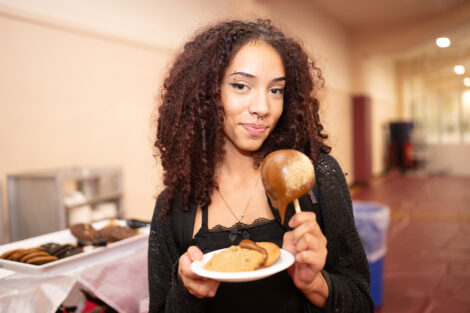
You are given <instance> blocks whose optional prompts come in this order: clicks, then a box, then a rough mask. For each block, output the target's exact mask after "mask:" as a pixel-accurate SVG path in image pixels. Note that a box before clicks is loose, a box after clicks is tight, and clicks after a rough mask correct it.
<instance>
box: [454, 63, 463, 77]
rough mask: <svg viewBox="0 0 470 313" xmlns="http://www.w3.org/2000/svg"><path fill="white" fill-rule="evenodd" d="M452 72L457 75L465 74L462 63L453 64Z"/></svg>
mask: <svg viewBox="0 0 470 313" xmlns="http://www.w3.org/2000/svg"><path fill="white" fill-rule="evenodd" d="M454 72H455V74H457V75H463V74H465V67H464V66H463V65H456V66H454Z"/></svg>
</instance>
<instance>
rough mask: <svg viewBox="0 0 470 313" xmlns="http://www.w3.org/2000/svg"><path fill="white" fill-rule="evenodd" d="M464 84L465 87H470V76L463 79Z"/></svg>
mask: <svg viewBox="0 0 470 313" xmlns="http://www.w3.org/2000/svg"><path fill="white" fill-rule="evenodd" d="M463 84H464V85H465V87H470V77H465V78H464V79H463Z"/></svg>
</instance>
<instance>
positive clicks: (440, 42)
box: [436, 37, 450, 48]
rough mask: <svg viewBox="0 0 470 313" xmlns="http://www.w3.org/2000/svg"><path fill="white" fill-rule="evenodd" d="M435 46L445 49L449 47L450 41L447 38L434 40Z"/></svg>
mask: <svg viewBox="0 0 470 313" xmlns="http://www.w3.org/2000/svg"><path fill="white" fill-rule="evenodd" d="M436 45H437V46H438V47H439V48H447V47H448V46H450V39H449V38H447V37H439V38H437V39H436Z"/></svg>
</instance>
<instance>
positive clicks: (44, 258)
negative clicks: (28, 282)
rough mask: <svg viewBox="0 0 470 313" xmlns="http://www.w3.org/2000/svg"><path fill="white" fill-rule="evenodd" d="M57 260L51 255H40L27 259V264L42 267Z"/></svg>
mask: <svg viewBox="0 0 470 313" xmlns="http://www.w3.org/2000/svg"><path fill="white" fill-rule="evenodd" d="M58 259H59V258H58V257H56V256H53V255H41V256H36V257H33V258H31V259H29V260H28V261H27V262H26V263H27V264H34V265H42V264H46V263H49V262H53V261H57V260H58Z"/></svg>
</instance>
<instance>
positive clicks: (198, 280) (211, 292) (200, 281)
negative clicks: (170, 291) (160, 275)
mask: <svg viewBox="0 0 470 313" xmlns="http://www.w3.org/2000/svg"><path fill="white" fill-rule="evenodd" d="M202 255H203V254H202V251H201V250H200V249H199V248H198V247H196V246H191V247H189V248H188V250H187V251H186V252H185V253H184V254H182V255H181V257H180V259H179V264H178V276H179V277H180V279H181V281H182V283H183V285H184V286H185V287H186V289H187V290H188V291H189V293H191V294H192V295H194V296H196V297H197V298H200V299H201V298H206V297H214V296H215V294H216V292H217V288H218V287H219V284H220V282H218V281H215V280H212V279H207V278H204V277H201V276H199V275H197V274H196V273H194V272H193V271H192V270H191V263H193V262H194V261H198V260H202Z"/></svg>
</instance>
